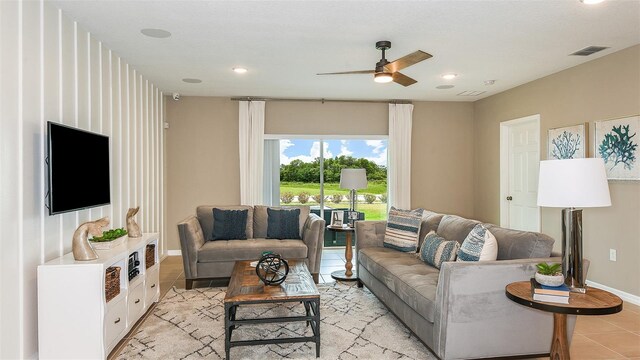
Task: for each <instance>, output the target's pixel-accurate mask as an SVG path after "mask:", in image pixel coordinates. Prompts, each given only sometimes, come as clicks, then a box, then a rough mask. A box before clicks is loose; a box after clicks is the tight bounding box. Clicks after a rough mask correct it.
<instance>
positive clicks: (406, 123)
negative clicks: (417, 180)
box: [388, 104, 413, 209]
mask: <svg viewBox="0 0 640 360" xmlns="http://www.w3.org/2000/svg"><path fill="white" fill-rule="evenodd" d="M412 119H413V105H411V104H389V150H388V151H389V167H388V170H389V188H388V192H389V201H388V205H389V206H395V207H396V208H399V209H410V208H411V125H412V122H413V120H412Z"/></svg>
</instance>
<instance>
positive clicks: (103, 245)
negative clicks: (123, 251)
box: [89, 235, 129, 250]
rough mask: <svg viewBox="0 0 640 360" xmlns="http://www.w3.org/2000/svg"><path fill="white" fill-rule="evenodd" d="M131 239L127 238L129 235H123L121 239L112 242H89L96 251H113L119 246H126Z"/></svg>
mask: <svg viewBox="0 0 640 360" xmlns="http://www.w3.org/2000/svg"><path fill="white" fill-rule="evenodd" d="M128 239H129V237H127V235H123V236H120V237H119V238H116V239H113V240H110V241H91V240H89V243H91V246H93V248H94V249H96V250H109V249H112V248H114V247H116V246H118V245H122V244H124V243H125V242H126V241H127V240H128Z"/></svg>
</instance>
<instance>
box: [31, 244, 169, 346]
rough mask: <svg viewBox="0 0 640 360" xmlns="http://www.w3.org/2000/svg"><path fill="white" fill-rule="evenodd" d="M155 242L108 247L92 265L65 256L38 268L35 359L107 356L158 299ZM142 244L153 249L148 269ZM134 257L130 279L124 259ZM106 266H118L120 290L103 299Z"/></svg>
mask: <svg viewBox="0 0 640 360" xmlns="http://www.w3.org/2000/svg"><path fill="white" fill-rule="evenodd" d="M158 238H159V237H158V234H157V233H151V234H143V236H142V237H141V238H129V239H128V240H127V241H126V242H125V243H124V244H122V245H119V246H116V247H114V248H112V249H109V250H97V251H96V252H97V253H98V259H97V260H93V261H76V260H74V258H73V254H72V253H69V254H66V255H64V256H62V257H59V258H57V259H54V260H51V261H49V262H47V263H45V264H42V265H40V266H38V348H39V349H38V352H39V357H40V359H106V358H107V356H108V355H109V352H111V350H113V348H114V347H115V346H116V345H117V344H118V342H119V341H120V340H121V339H122V338H123V337H124V336H125V335H126V334H127V333H128V332H129V331H130V330H131V328H132V327H133V325H134V324H135V323H136V321H138V320H139V319H140V317H142V315H144V313H145V312H146V311H147V310H148V309H149V307H150V306H151V305H152V304H153V303H154V302H157V301H158V299H159V296H160V282H159V274H160V258H159V257H158V248H159V243H158ZM147 245H152V246H150V247H149V249H150V250H149V251H151V248H152V247H153V251H154V253H153V260H154V261H153V262H154V264H153V265H151V266H149V267H148V268H147V262H146V259H145V257H146V256H145V255H146V251H147ZM134 253H137V258H138V261H139V265H138V269H139V273H138V274H137V275H136V276H135V277H133V278H132V279H131V280H130V281H129V276H128V274H129V271H131V270H133V269H132V268H131V267H130V264H129V257H130V256H131V255H132V254H134ZM134 256H135V255H134ZM149 264H151V262H149ZM134 265H135V264H134ZM110 267H119V268H120V277H119V279H120V280H119V283H120V292H119V294H118V295H116V296H115V297H113V298H112V299H110V300H109V301H107V297H106V292H105V282H106V281H105V275H106V272H107V269H109V268H110Z"/></svg>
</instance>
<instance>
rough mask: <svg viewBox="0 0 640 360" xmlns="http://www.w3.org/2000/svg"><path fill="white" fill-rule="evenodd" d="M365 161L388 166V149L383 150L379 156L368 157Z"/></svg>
mask: <svg viewBox="0 0 640 360" xmlns="http://www.w3.org/2000/svg"><path fill="white" fill-rule="evenodd" d="M374 153H375V150H374ZM365 159H367V160H369V161H373V162H374V163H376V164H378V165H382V166H387V148H384V149H382V151H380V152H379V154H378V156H372V157H366V158H365Z"/></svg>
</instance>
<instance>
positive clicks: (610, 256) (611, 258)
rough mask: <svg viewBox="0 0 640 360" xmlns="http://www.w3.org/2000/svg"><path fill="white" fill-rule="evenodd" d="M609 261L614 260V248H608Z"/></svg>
mask: <svg viewBox="0 0 640 360" xmlns="http://www.w3.org/2000/svg"><path fill="white" fill-rule="evenodd" d="M609 261H616V249H609Z"/></svg>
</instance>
